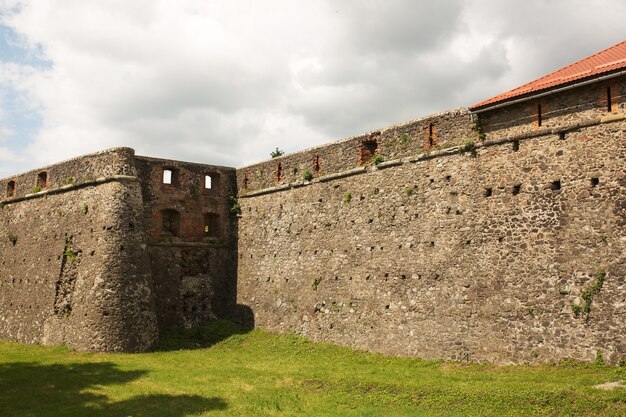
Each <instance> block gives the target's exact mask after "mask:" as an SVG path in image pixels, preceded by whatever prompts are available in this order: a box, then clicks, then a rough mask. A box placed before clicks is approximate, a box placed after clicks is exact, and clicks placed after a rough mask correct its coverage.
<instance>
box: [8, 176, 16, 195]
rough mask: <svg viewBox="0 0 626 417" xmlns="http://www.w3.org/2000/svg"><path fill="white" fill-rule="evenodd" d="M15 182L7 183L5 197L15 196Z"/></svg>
mask: <svg viewBox="0 0 626 417" xmlns="http://www.w3.org/2000/svg"><path fill="white" fill-rule="evenodd" d="M15 190H16V186H15V181H13V180H11V181H9V182H8V183H7V197H13V196H14V195H15Z"/></svg>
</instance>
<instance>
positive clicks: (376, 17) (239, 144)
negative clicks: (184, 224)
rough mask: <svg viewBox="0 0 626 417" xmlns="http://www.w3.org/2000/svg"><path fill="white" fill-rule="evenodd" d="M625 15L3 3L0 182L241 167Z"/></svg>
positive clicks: (536, 62)
mask: <svg viewBox="0 0 626 417" xmlns="http://www.w3.org/2000/svg"><path fill="white" fill-rule="evenodd" d="M624 16H626V2H625V1H623V0H524V1H506V0H465V1H464V0H438V1H419V0H376V1H374V0H334V1H331V0H298V1H296V0H263V1H254V0H247V1H244V0H213V1H201V0H176V1H171V0H33V1H20V0H0V177H5V176H8V175H10V174H12V173H15V172H20V171H24V170H26V169H30V168H35V167H37V166H42V165H45V164H48V163H52V162H54V161H58V160H61V159H65V158H68V157H72V156H76V155H79V154H83V153H87V152H93V151H97V150H101V149H105V148H108V147H113V146H130V147H133V148H135V149H136V151H137V153H138V154H142V155H150V156H158V157H165V158H172V159H182V160H189V161H196V162H205V163H210V164H222V165H229V166H241V165H243V164H247V163H251V162H255V161H259V160H262V159H266V158H268V157H269V152H270V151H271V150H272V149H274V148H275V147H277V146H278V147H279V148H281V149H284V150H286V151H295V150H299V149H303V148H306V147H310V146H313V145H317V144H320V143H324V142H328V141H332V140H335V139H340V138H342V137H345V136H351V135H356V134H360V133H364V132H367V131H369V130H372V129H377V128H382V127H385V126H387V125H391V124H394V123H399V122H403V121H408V120H411V119H414V118H417V117H421V116H425V115H428V114H430V113H435V112H440V111H443V110H446V109H451V108H456V107H466V106H469V105H472V104H474V103H475V102H478V101H480V100H482V99H485V98H488V97H490V96H493V95H495V94H497V93H500V92H503V91H505V90H508V89H510V88H513V87H516V86H518V85H520V84H523V83H526V82H528V81H531V80H532V79H535V78H537V77H539V76H541V75H544V74H545V73H547V72H550V71H552V70H554V69H558V68H560V67H562V66H564V65H567V64H568V63H571V62H573V61H576V60H578V59H581V58H584V57H585V56H588V55H590V54H592V53H594V52H597V51H599V50H601V49H604V48H606V47H609V46H611V45H613V44H615V43H617V42H619V41H621V40H623V39H625V38H626V25H625V24H624Z"/></svg>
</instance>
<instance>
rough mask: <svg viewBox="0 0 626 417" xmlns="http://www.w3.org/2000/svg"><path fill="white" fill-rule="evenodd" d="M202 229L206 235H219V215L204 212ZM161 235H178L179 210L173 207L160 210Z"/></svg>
mask: <svg viewBox="0 0 626 417" xmlns="http://www.w3.org/2000/svg"><path fill="white" fill-rule="evenodd" d="M203 218H204V225H203V231H204V236H206V237H214V238H219V237H220V216H219V214H217V213H205V214H204V216H203ZM161 235H162V236H175V237H179V236H180V212H179V211H177V210H174V209H165V210H162V211H161Z"/></svg>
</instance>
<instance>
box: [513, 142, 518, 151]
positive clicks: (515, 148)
mask: <svg viewBox="0 0 626 417" xmlns="http://www.w3.org/2000/svg"><path fill="white" fill-rule="evenodd" d="M517 151H519V140H514V141H513V152H517Z"/></svg>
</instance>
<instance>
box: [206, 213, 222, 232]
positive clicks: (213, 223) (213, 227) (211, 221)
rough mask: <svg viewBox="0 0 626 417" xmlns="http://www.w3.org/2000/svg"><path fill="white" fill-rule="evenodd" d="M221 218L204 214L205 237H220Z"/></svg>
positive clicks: (212, 214)
mask: <svg viewBox="0 0 626 417" xmlns="http://www.w3.org/2000/svg"><path fill="white" fill-rule="evenodd" d="M219 220H220V216H219V215H218V214H216V213H205V214H204V236H206V237H215V238H219V237H220V222H219Z"/></svg>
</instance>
